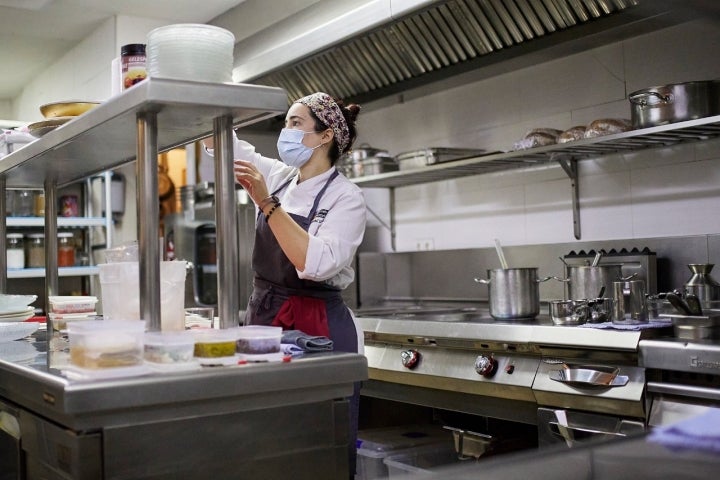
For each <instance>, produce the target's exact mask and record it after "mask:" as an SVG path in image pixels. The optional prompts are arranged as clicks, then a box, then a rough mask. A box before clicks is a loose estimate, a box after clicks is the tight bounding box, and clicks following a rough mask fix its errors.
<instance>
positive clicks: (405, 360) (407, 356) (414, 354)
mask: <svg viewBox="0 0 720 480" xmlns="http://www.w3.org/2000/svg"><path fill="white" fill-rule="evenodd" d="M400 356H401V358H402V364H403V367H405V368H409V369H411V370H412V369H413V368H415V367H416V366H417V364H418V362H419V361H420V352H418V351H417V350H414V349H410V350H403V351H402V353H401V354H400Z"/></svg>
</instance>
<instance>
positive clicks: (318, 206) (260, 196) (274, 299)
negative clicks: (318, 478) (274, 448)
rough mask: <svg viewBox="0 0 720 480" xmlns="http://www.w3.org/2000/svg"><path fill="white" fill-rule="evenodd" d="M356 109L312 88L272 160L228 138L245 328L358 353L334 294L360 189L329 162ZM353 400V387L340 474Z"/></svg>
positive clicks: (359, 231)
mask: <svg viewBox="0 0 720 480" xmlns="http://www.w3.org/2000/svg"><path fill="white" fill-rule="evenodd" d="M359 111H360V107H359V106H358V105H355V104H351V105H349V106H347V107H345V106H344V105H343V103H342V102H341V101H338V100H335V99H333V98H332V97H331V96H330V95H328V94H326V93H314V94H312V95H308V96H306V97H303V98H300V99H299V100H297V101H295V102H294V103H293V104H292V106H291V107H290V109H289V110H288V112H287V115H286V117H285V128H283V129H282V131H281V132H280V136H279V138H278V141H277V148H278V153H279V156H280V160H281V161H278V160H274V159H270V158H266V157H263V156H261V155H260V154H258V153H256V152H255V148H254V147H253V146H252V145H250V144H249V143H247V142H244V141H241V140H236V141H235V144H234V158H235V161H234V173H235V179H236V181H237V182H238V183H240V185H242V187H243V188H244V189H245V190H246V191H247V193H248V194H249V196H250V197H251V198H252V200H253V201H254V202H255V205H257V208H258V218H257V222H256V233H255V247H254V250H253V258H252V268H253V271H254V280H253V292H252V295H251V297H250V301H249V304H248V308H247V313H246V318H245V324H246V325H253V324H260V325H281V326H282V327H283V329H285V330H300V331H302V332H304V333H306V334H308V335H311V336H326V337H328V338H330V339H331V340H332V341H333V346H334V350H335V351H340V352H353V353H358V352H359V350H360V345H361V344H360V343H359V341H360V340H361V336H360V335H359V334H358V330H357V328H356V325H355V323H354V321H353V317H352V314H351V312H350V310H349V309H348V307H347V306H346V305H345V303H344V301H343V299H342V297H341V291H342V290H343V289H344V288H345V287H347V286H348V285H349V284H350V283H351V282H352V281H353V279H354V271H353V268H352V263H353V258H354V256H355V252H356V250H357V248H358V246H359V245H360V242H361V241H362V239H363V235H364V232H365V222H366V210H365V200H364V198H363V195H362V193H361V190H360V188H359V187H357V186H356V185H355V184H353V183H352V182H350V181H349V180H348V179H347V178H345V177H344V176H343V175H341V174H340V173H339V172H338V170H337V169H336V168H335V163H336V162H337V160H338V158H340V156H341V155H342V154H343V153H345V152H347V151H348V150H349V149H350V147H351V146H352V144H353V142H354V141H355V138H356V129H355V119H356V118H357V115H358V112H359ZM360 353H361V352H360ZM358 403H359V386H356V389H355V394H354V396H353V398H352V401H351V426H352V428H351V433H352V435H351V447H352V448H351V456H350V458H351V460H350V463H351V465H350V468H351V472H352V474H351V475H350V478H352V477H353V476H354V471H355V449H354V446H355V438H356V436H357V409H358Z"/></svg>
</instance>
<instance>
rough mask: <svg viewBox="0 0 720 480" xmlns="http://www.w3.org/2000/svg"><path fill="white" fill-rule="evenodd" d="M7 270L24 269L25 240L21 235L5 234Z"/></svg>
mask: <svg viewBox="0 0 720 480" xmlns="http://www.w3.org/2000/svg"><path fill="white" fill-rule="evenodd" d="M6 237H7V243H6V247H7V268H25V240H24V238H25V237H24V236H23V234H22V233H8V234H7V236H6Z"/></svg>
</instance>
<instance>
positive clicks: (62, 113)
mask: <svg viewBox="0 0 720 480" xmlns="http://www.w3.org/2000/svg"><path fill="white" fill-rule="evenodd" d="M98 105H100V102H84V101H66V102H53V103H46V104H45V105H41V106H40V113H42V114H43V117H45V118H55V117H77V116H78V115H82V114H83V113H85V112H87V111H88V110H90V109H93V108H95V107H97V106H98Z"/></svg>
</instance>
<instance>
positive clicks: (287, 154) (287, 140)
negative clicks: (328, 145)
mask: <svg viewBox="0 0 720 480" xmlns="http://www.w3.org/2000/svg"><path fill="white" fill-rule="evenodd" d="M306 133H315V132H303V131H302V130H297V129H294V128H283V129H282V130H281V131H280V137H279V138H278V141H277V149H278V153H279V154H280V159H281V160H282V161H283V162H285V164H287V165H290V166H291V167H296V168H300V167H302V166H303V165H305V164H306V163H307V161H308V160H310V157H311V156H312V153H313V151H314V150H315V149H316V148H318V147H320V146H322V145H323V144H322V143H321V144H320V145H318V146H317V147H314V148H310V147H308V146H306V145H305V144H303V143H302V141H303V137H304V136H305V134H306Z"/></svg>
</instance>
